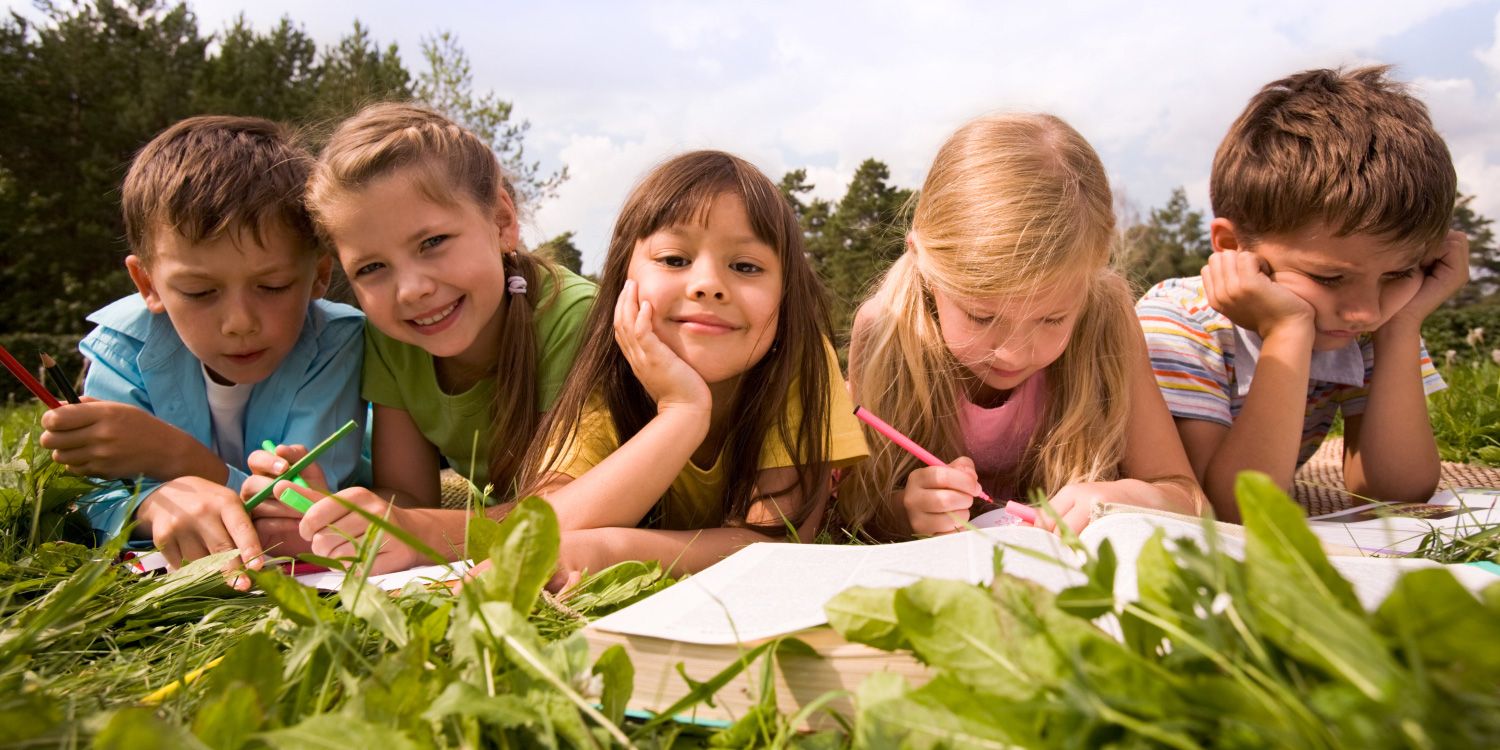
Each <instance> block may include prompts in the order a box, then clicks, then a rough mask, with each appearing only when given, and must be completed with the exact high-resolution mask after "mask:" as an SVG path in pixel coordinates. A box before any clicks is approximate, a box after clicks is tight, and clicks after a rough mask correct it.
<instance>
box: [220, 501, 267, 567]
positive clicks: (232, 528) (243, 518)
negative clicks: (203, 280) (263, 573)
mask: <svg viewBox="0 0 1500 750" xmlns="http://www.w3.org/2000/svg"><path fill="white" fill-rule="evenodd" d="M221 518H222V520H223V522H224V529H225V530H226V531H228V532H229V538H230V540H231V542H232V543H233V545H234V546H235V547H236V548H238V549H239V551H240V560H242V561H244V563H245V567H247V568H250V569H252V570H260V566H261V565H262V559H261V548H260V537H259V536H258V535H257V534H256V533H255V524H254V523H252V522H251V521H250V516H249V514H247V513H245V509H244V508H242V507H240V506H238V505H227V506H225V507H224V510H223V512H222V516H221Z"/></svg>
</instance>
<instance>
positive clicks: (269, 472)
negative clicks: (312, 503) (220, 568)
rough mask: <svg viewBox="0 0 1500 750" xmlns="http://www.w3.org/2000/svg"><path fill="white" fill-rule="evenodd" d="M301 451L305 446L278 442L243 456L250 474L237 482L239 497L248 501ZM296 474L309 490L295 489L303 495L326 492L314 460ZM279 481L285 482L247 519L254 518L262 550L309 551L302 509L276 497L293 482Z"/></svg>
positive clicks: (290, 554) (290, 553)
mask: <svg viewBox="0 0 1500 750" xmlns="http://www.w3.org/2000/svg"><path fill="white" fill-rule="evenodd" d="M305 455H307V448H306V447H304V446H301V445H278V446H276V452H274V453H272V452H270V451H265V450H257V451H255V452H253V453H251V454H250V455H249V457H247V458H246V460H245V463H246V466H247V467H248V468H249V469H250V472H251V475H250V476H249V477H247V478H246V479H245V483H244V484H243V485H241V487H240V497H241V498H242V499H244V500H247V501H248V500H249V499H250V498H251V497H253V496H254V495H255V493H257V492H259V491H260V490H261V488H263V487H265V486H266V485H267V484H270V482H271V480H272V479H274V478H276V477H278V476H280V475H281V473H282V472H284V471H286V470H287V468H288V467H289V466H291V465H292V464H293V463H296V462H297V461H298V460H299V459H301V458H302V457H303V456H305ZM300 476H301V477H302V479H303V481H305V482H307V484H308V486H309V487H310V488H311V490H312V491H310V492H299V494H301V495H302V496H303V497H306V498H308V499H309V500H312V499H314V498H319V497H322V496H324V495H327V494H328V483H327V481H325V479H324V475H323V469H322V468H321V467H319V466H318V465H317V464H316V463H314V464H311V465H309V466H308V467H307V468H306V469H303V471H302V473H301V475H300ZM282 484H283V485H285V486H282V487H277V488H276V489H275V490H274V492H273V496H272V498H271V499H270V500H267V501H265V502H262V503H261V504H259V505H257V506H255V508H254V509H253V510H251V511H250V519H251V520H252V521H254V522H255V533H257V534H259V535H260V538H261V542H262V544H264V545H265V549H266V551H267V552H269V553H271V554H275V555H283V556H288V557H294V556H296V555H300V554H303V553H305V552H312V544H311V542H309V541H308V540H306V539H303V538H302V532H301V525H302V513H301V512H300V511H297V510H295V509H293V508H290V507H288V506H286V505H284V504H283V503H282V502H281V500H280V498H279V495H280V494H281V493H282V492H284V491H286V487H293V488H295V485H292V484H291V483H290V482H282Z"/></svg>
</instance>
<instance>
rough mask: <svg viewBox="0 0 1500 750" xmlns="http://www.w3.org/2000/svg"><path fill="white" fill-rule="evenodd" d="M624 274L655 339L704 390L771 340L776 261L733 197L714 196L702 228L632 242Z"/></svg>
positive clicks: (755, 357) (734, 373) (748, 363)
mask: <svg viewBox="0 0 1500 750" xmlns="http://www.w3.org/2000/svg"><path fill="white" fill-rule="evenodd" d="M626 276H627V278H629V279H630V280H631V281H634V282H635V283H636V284H637V286H638V287H639V289H640V298H641V301H642V302H650V303H651V310H652V314H653V315H654V317H655V331H656V335H657V337H659V338H660V339H661V340H662V343H664V344H666V345H667V348H669V349H671V350H672V352H673V353H674V354H676V355H677V356H679V357H681V358H682V359H683V361H685V362H687V363H688V365H689V366H691V367H692V368H693V369H694V370H696V371H697V372H698V374H699V375H702V376H703V380H704V381H705V382H707V383H709V384H710V385H712V384H715V383H722V382H725V381H728V380H731V379H732V378H735V377H738V376H739V375H741V374H743V373H744V372H745V371H746V370H748V369H750V368H751V367H753V366H754V365H755V364H756V363H758V362H760V360H761V358H762V357H764V356H765V355H766V352H767V351H769V350H770V348H771V342H772V341H773V340H774V339H775V337H776V324H777V320H778V313H779V310H780V307H781V289H782V268H781V258H780V257H779V256H778V255H777V254H776V250H775V248H773V247H771V246H770V245H767V244H766V243H764V242H762V241H761V240H760V239H759V238H757V237H756V236H755V232H754V230H753V229H751V227H750V217H749V216H748V215H747V214H746V213H745V204H744V202H743V201H742V200H741V199H740V197H739V196H738V195H735V194H733V193H721V194H720V195H719V196H718V197H717V198H714V201H713V203H712V204H711V205H710V206H709V210H708V220H707V221H706V222H705V223H704V224H703V225H698V224H682V225H677V226H671V227H666V228H664V229H661V230H658V231H657V232H656V233H654V234H652V235H651V236H649V237H646V238H645V239H642V240H639V241H637V242H636V243H635V249H634V250H633V251H632V253H631V257H630V266H629V267H628V269H627V270H626Z"/></svg>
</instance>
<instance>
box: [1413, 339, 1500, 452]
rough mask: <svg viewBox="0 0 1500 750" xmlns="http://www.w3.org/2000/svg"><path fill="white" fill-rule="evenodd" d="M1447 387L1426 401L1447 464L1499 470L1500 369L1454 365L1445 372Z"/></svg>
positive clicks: (1478, 363) (1473, 365)
mask: <svg viewBox="0 0 1500 750" xmlns="http://www.w3.org/2000/svg"><path fill="white" fill-rule="evenodd" d="M1442 374H1443V379H1444V380H1446V381H1447V383H1448V387H1447V388H1446V389H1444V390H1442V391H1439V392H1437V393H1435V394H1433V395H1432V397H1431V398H1429V399H1428V401H1427V404H1428V406H1427V408H1428V414H1429V415H1431V418H1432V431H1433V434H1434V435H1435V436H1436V437H1437V441H1438V453H1439V455H1441V456H1442V458H1443V460H1444V461H1455V462H1458V463H1473V464H1483V465H1485V466H1500V365H1495V364H1491V363H1488V362H1483V363H1481V362H1474V363H1466V364H1455V365H1454V366H1452V367H1445V368H1443V370H1442Z"/></svg>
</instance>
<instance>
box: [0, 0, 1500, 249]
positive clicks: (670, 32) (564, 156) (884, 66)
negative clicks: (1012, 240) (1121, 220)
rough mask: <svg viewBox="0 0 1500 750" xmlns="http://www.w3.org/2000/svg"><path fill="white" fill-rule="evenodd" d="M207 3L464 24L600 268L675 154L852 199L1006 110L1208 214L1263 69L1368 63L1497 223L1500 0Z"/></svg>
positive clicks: (407, 35)
mask: <svg viewBox="0 0 1500 750" xmlns="http://www.w3.org/2000/svg"><path fill="white" fill-rule="evenodd" d="M8 4H9V5H11V6H17V5H21V6H24V5H25V3H17V2H14V0H11V1H10V2H8ZM190 5H191V7H193V9H194V10H195V11H196V12H197V14H198V16H199V21H200V26H201V28H203V29H204V30H205V31H208V30H215V29H219V28H222V27H223V26H224V25H225V24H226V23H227V22H228V21H229V20H230V19H232V18H233V17H234V16H236V15H238V14H240V13H244V14H245V16H246V17H247V18H248V19H249V20H250V21H251V22H252V23H253V24H254V25H255V26H256V27H258V28H262V29H264V28H267V27H269V26H270V25H272V24H274V23H275V22H276V20H277V19H279V18H280V17H281V16H282V15H290V16H291V17H292V18H293V19H294V20H296V21H297V22H299V23H301V24H303V25H304V27H305V28H306V30H307V31H308V32H309V33H310V34H311V35H312V36H313V37H314V38H315V39H317V40H318V41H319V43H320V44H324V45H327V44H331V43H333V42H335V41H337V40H338V39H339V38H340V37H341V36H343V35H344V34H346V33H348V31H349V30H350V28H351V27H352V24H353V22H354V20H355V19H356V18H358V19H359V20H360V21H362V22H363V23H365V24H366V25H367V26H369V27H370V29H371V32H372V34H373V35H374V36H375V37H376V38H377V39H379V40H381V41H382V42H395V43H397V44H398V45H399V46H400V49H401V52H402V56H403V59H404V60H405V62H406V64H407V66H408V68H412V69H415V68H418V67H419V66H420V55H419V48H420V43H421V40H422V39H423V38H426V37H430V36H432V35H434V34H436V33H438V32H441V31H450V32H453V33H454V34H455V35H457V37H458V39H459V42H460V44H461V45H462V46H463V48H464V49H465V50H466V51H467V52H468V54H469V56H470V58H471V60H472V63H473V68H474V75H475V82H476V87H477V88H479V89H480V90H486V89H488V90H493V91H494V92H496V93H497V94H498V95H499V96H501V97H502V98H505V99H509V100H511V101H512V102H514V103H515V106H516V114H517V115H518V116H520V117H523V118H525V119H528V120H530V122H531V126H532V127H531V132H530V134H529V136H528V139H527V148H528V150H529V151H530V152H531V153H532V154H533V155H534V156H535V157H537V158H540V159H541V160H542V161H543V163H544V165H549V166H553V167H555V166H557V165H561V164H564V163H565V164H567V166H568V168H569V170H570V172H571V174H572V179H570V180H569V181H568V183H566V184H565V185H564V186H563V187H562V189H561V190H560V191H559V195H558V197H556V198H554V199H552V200H550V201H548V202H546V203H544V204H542V205H540V206H537V207H535V210H534V215H533V217H532V220H531V224H532V226H531V227H530V228H529V231H528V233H527V234H528V237H529V238H531V239H532V240H537V239H542V238H546V237H550V236H552V235H555V234H557V233H559V232H562V231H565V230H574V231H576V232H578V235H579V245H580V247H581V248H583V250H584V255H585V267H586V268H594V267H596V266H597V264H598V262H599V259H600V258H601V257H602V252H603V247H604V245H605V243H606V241H607V238H608V232H609V228H610V226H611V224H612V223H613V220H614V214H615V211H616V210H617V209H618V207H619V205H620V203H621V202H622V201H623V199H624V197H625V194H626V192H627V191H628V190H629V188H630V186H631V185H632V184H633V183H634V181H635V180H636V179H638V178H639V177H640V176H641V175H642V174H643V173H644V172H645V171H646V170H647V169H649V168H650V166H651V165H652V164H654V163H656V162H657V161H660V160H661V159H663V158H665V157H667V156H670V155H672V154H673V153H676V152H678V151H682V150H685V149H690V148H700V147H714V148H722V149H726V150H729V151H734V152H737V153H739V154H741V155H743V156H745V157H747V158H749V159H750V160H752V161H754V162H755V163H756V164H758V165H759V166H760V167H761V168H762V169H764V170H765V171H766V172H767V173H768V174H770V175H771V176H772V177H773V178H778V177H780V175H781V174H782V173H783V172H785V171H786V170H788V169H793V168H797V167H806V168H807V169H808V171H809V174H810V177H811V181H812V182H814V183H815V184H816V185H817V188H818V189H817V193H818V194H819V195H822V196H824V197H829V198H836V197H838V196H839V195H841V194H842V192H843V189H844V187H845V185H846V183H847V181H848V178H849V177H850V175H852V173H853V171H854V169H855V167H857V166H858V164H859V163H860V162H861V161H862V160H864V159H865V158H867V157H875V158H878V159H880V160H882V161H884V162H885V163H886V164H888V165H889V166H890V167H891V172H892V177H893V180H894V181H895V182H897V183H898V184H901V185H903V186H909V187H915V186H918V185H919V184H920V183H921V179H922V176H923V174H924V173H925V170H926V167H927V164H928V162H929V161H930V159H931V158H932V155H933V153H934V152H935V151H936V149H937V147H938V145H939V144H940V143H941V141H942V140H943V138H944V137H945V136H946V135H947V134H948V133H949V132H951V131H952V130H953V129H954V128H956V127H957V126H958V125H959V124H960V123H961V122H963V121H964V120H965V119H967V118H969V117H972V116H974V115H978V114H982V113H985V112H991V111H1024V110H1045V111H1051V112H1054V113H1057V114H1059V115H1061V116H1062V117H1064V118H1065V119H1067V120H1069V121H1070V122H1071V123H1073V125H1074V126H1075V127H1077V128H1078V129H1079V130H1080V131H1081V132H1082V133H1083V134H1084V135H1085V136H1086V137H1088V138H1089V140H1090V141H1091V142H1092V143H1093V144H1094V145H1095V147H1096V148H1097V149H1098V150H1099V152H1100V155H1101V156H1102V157H1103V159H1104V161H1105V164H1106V166H1107V167H1108V168H1109V170H1110V173H1111V176H1112V178H1113V181H1114V185H1115V189H1116V191H1117V192H1118V193H1120V194H1121V195H1122V197H1123V200H1124V203H1125V205H1126V206H1133V207H1134V209H1135V210H1136V211H1139V212H1140V213H1144V212H1145V211H1146V210H1148V209H1149V208H1150V207H1152V206H1155V205H1160V204H1161V203H1162V202H1164V201H1165V199H1166V197H1167V195H1168V193H1169V192H1170V191H1171V189H1172V188H1173V187H1174V186H1177V185H1182V186H1185V187H1186V188H1187V190H1188V195H1189V197H1190V198H1191V199H1192V200H1193V202H1194V204H1195V205H1196V206H1198V207H1200V208H1204V209H1206V208H1207V202H1208V191H1207V184H1208V170H1209V165H1210V162H1211V161H1212V158H1213V152H1214V149H1215V147H1216V146H1217V144H1218V141H1219V139H1220V138H1221V137H1222V135H1223V133H1224V131H1225V129H1226V128H1227V127H1228V125H1229V123H1230V122H1231V121H1232V120H1233V119H1234V117H1235V115H1236V114H1238V112H1239V111H1240V109H1241V108H1242V107H1243V106H1244V103H1245V101H1246V100H1247V99H1248V98H1249V97H1250V95H1251V94H1253V93H1254V92H1255V91H1256V90H1257V89H1258V88H1259V87H1260V86H1261V85H1263V84H1265V83H1267V82H1269V81H1271V80H1273V79H1275V78H1278V77H1281V76H1283V75H1286V74H1288V73H1291V72H1293V71H1297V70H1301V69H1305V68H1311V67H1335V66H1348V65H1358V64H1365V63H1373V62H1382V63H1392V64H1395V65H1396V66H1398V76H1399V77H1400V78H1402V79H1404V80H1408V81H1411V82H1412V83H1413V84H1414V86H1415V88H1416V90H1417V92H1418V93H1419V94H1420V95H1421V96H1422V97H1423V98H1424V99H1425V100H1426V101H1427V103H1428V105H1429V107H1430V108H1431V110H1432V113H1433V117H1434V120H1435V122H1436V123H1437V126H1438V128H1439V130H1440V131H1442V133H1443V134H1444V136H1445V137H1446V138H1447V139H1448V142H1449V147H1450V149H1451V150H1452V151H1453V155H1454V160H1455V163H1456V164H1457V167H1458V172H1459V185H1460V189H1461V190H1462V191H1464V192H1466V193H1472V194H1476V195H1477V196H1478V199H1477V203H1476V205H1477V206H1478V207H1479V209H1480V210H1481V212H1482V213H1484V214H1486V215H1488V216H1491V217H1497V218H1500V127H1497V124H1500V42H1497V31H1500V0H1473V1H1469V2H1456V1H1447V0H1423V1H1422V2H1411V0H1397V1H1391V0H1355V1H1351V0H1335V1H1333V2H1323V3H1306V2H1305V1H1304V0H1260V1H1258V2H1253V3H1252V2H1221V3H1203V2H1152V3H1140V2H1131V3H1105V2H1088V3H1084V2H1071V1H1069V0H1060V1H1056V2H1047V3H1034V2H968V1H962V0H948V1H938V2H923V3H896V2H882V1H879V0H876V1H874V2H847V3H809V2H802V3H794V2H766V3H756V4H748V3H713V2H687V1H681V0H664V1H661V2H640V3H635V2H630V3H626V2H614V3H609V2H579V3H535V2H527V3H517V2H491V3H480V2H441V1H437V0H433V1H430V2H427V3H423V4H413V3H408V2H395V1H394V0H375V1H369V0H367V1H365V2H352V1H349V0H320V1H319V2H316V3H306V2H300V1H298V2H294V1H292V0H259V1H258V2H254V3H251V2H247V1H245V0H199V1H198V2H193V3H190Z"/></svg>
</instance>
